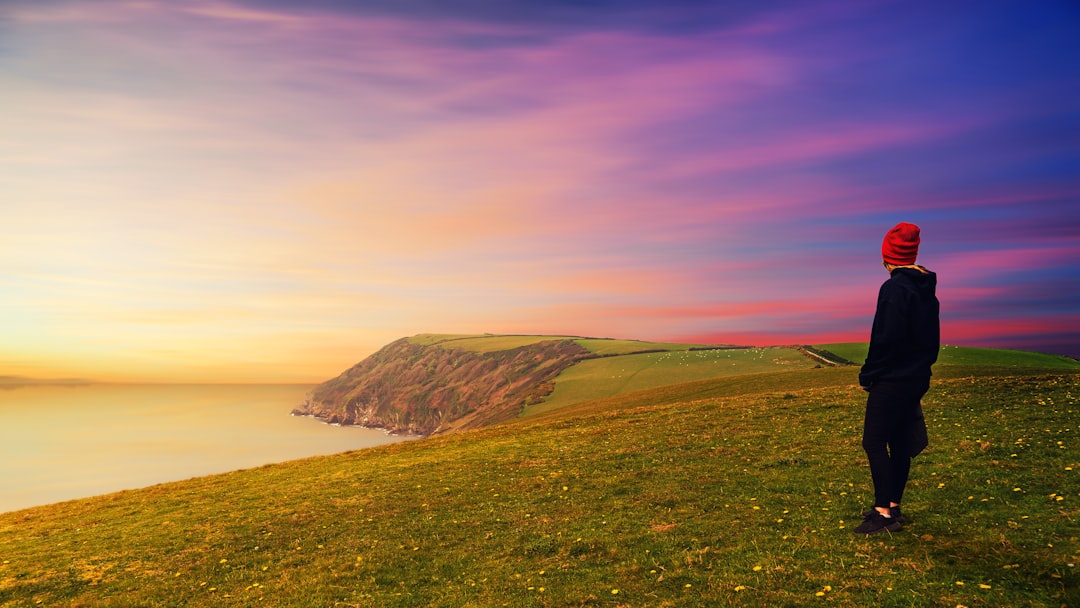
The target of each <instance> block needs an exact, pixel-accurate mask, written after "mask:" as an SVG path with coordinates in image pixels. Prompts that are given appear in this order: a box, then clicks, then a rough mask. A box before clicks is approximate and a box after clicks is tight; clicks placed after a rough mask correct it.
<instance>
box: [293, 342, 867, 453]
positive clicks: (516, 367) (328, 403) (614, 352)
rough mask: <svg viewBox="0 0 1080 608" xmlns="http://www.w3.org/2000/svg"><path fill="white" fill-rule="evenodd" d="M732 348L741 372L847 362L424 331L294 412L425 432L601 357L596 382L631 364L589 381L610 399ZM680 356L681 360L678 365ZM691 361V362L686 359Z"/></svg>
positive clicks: (507, 414) (817, 352)
mask: <svg viewBox="0 0 1080 608" xmlns="http://www.w3.org/2000/svg"><path fill="white" fill-rule="evenodd" d="M721 351H723V352H721ZM766 352H768V353H769V355H770V356H769V358H768V360H767V361H766V362H765V363H764V365H765V368H759V367H754V366H753V364H752V363H751V361H752V360H756V359H763V358H764V353H766ZM731 353H743V354H741V355H738V356H736V361H738V363H734V362H733V363H731V365H738V371H739V372H740V373H742V372H746V371H752V370H758V371H761V369H771V368H772V367H775V366H780V365H782V366H786V367H788V368H791V367H820V366H837V365H844V364H847V362H846V361H845V360H844V359H842V358H840V357H837V356H835V355H832V354H831V353H829V352H828V351H825V350H822V349H815V348H811V347H785V348H776V349H756V348H752V347H740V346H730V345H708V344H675V343H660V342H643V341H638V340H615V339H607V338H584V337H580V336H543V335H494V334H484V335H452V334H420V335H417V336H412V337H409V338H401V339H399V340H396V341H394V342H392V343H390V344H388V345H386V346H385V347H383V348H382V349H380V350H379V351H377V352H376V353H374V354H372V355H371V356H369V357H368V358H366V359H364V360H363V361H361V362H360V363H357V364H356V365H354V366H353V367H351V368H349V369H348V370H346V371H345V372H343V373H342V374H341V375H339V376H337V377H336V378H333V379H331V380H328V381H327V382H324V383H322V384H320V385H319V386H317V387H316V388H315V389H314V390H312V391H311V393H310V394H309V395H308V397H307V399H306V400H305V402H304V403H303V404H301V405H300V406H299V407H297V408H296V409H295V410H293V414H294V415H304V416H314V417H316V418H319V419H321V420H323V421H325V422H328V423H331V424H343V425H359V426H365V427H371V428H382V429H386V430H387V431H390V432H395V433H409V434H415V435H425V436H426V435H432V434H440V433H447V432H451V431H456V430H463V429H470V428H479V427H483V426H488V425H491V424H496V423H499V422H506V421H509V420H512V419H513V418H515V417H517V416H518V415H519V414H521V413H522V412H523V411H524V410H525V409H526V408H528V407H530V406H535V405H538V404H540V403H541V402H543V401H545V400H546V399H548V398H549V396H551V395H552V393H553V391H554V390H555V380H556V378H562V379H563V384H564V385H566V386H571V387H573V386H574V385H575V381H576V377H575V376H574V375H572V374H571V375H570V376H569V377H565V378H564V377H563V376H562V374H563V373H564V372H566V371H567V370H569V369H570V368H575V367H576V366H578V365H579V364H581V363H583V362H585V361H587V360H603V361H598V362H597V364H596V365H593V366H589V367H587V368H584V372H583V373H585V374H586V375H587V376H589V377H590V379H591V377H592V376H594V375H596V374H601V375H603V374H609V372H608V371H605V370H607V369H609V368H611V369H614V368H613V366H617V367H626V366H630V367H631V368H633V371H630V372H624V373H626V380H625V381H620V380H618V379H620V378H623V375H622V373H620V372H618V371H611V372H610V374H609V375H610V376H611V378H613V379H615V380H616V381H615V386H614V387H612V386H611V383H610V382H609V383H600V384H598V385H596V384H594V383H593V382H592V381H591V380H590V381H589V382H588V384H589V385H590V386H599V387H600V390H606V391H607V392H606V393H604V394H605V395H606V394H613V393H618V392H623V391H624V390H634V388H635V387H638V388H647V387H651V386H655V385H658V384H670V383H673V382H681V381H686V380H698V379H702V378H707V377H713V376H716V375H729V374H730V373H731V372H730V370H722V369H718V365H717V364H719V363H721V360H720V358H721V355H727V356H726V357H723V359H724V360H723V363H724V364H727V363H728V361H729V360H730V356H731ZM675 356H682V357H683V360H678V361H672V360H671V358H672V357H675ZM690 357H693V358H694V360H693V361H690V360H688V359H689V358H690ZM616 359H617V361H616ZM748 366H749V367H748ZM687 368H690V369H687ZM639 374H641V375H640V376H639ZM657 375H661V376H663V378H660V379H658V378H656V376H657ZM635 377H637V380H636V382H637V384H634V382H635V381H634V380H633V378H635ZM565 392H566V391H562V392H561V393H560V394H559V395H557V396H556V399H557V401H559V402H560V403H561V402H564V401H566V397H565V396H564V395H563V393H565ZM571 392H573V391H572V389H571ZM592 396H594V395H587V397H592ZM580 398H584V397H582V396H580V395H576V394H575V395H573V396H572V397H571V400H575V401H576V400H579V399H580Z"/></svg>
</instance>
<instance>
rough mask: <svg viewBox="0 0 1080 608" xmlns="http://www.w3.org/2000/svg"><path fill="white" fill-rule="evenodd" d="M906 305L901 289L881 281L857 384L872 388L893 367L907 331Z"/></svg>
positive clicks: (892, 283) (890, 281) (893, 283)
mask: <svg viewBox="0 0 1080 608" xmlns="http://www.w3.org/2000/svg"><path fill="white" fill-rule="evenodd" d="M907 309H908V302H907V298H906V297H905V293H904V289H903V288H902V287H900V286H899V285H897V284H896V283H895V282H894V281H892V280H889V281H885V283H883V284H882V285H881V289H880V290H879V291H878V300H877V311H876V312H875V313H874V325H873V327H872V328H871V330H870V349H869V351H867V354H866V362H865V363H864V364H863V366H862V370H861V371H860V372H859V385H860V386H862V387H864V388H870V387H871V386H873V384H874V382H876V381H877V380H878V379H879V378H880V377H881V376H882V375H883V374H885V373H886V372H888V371H889V369H890V368H891V367H892V366H893V365H894V363H895V359H896V357H897V355H898V354H899V353H900V352H901V351H902V350H903V344H904V340H905V338H906V336H905V333H906V332H907V331H908V324H907V317H908V310H907Z"/></svg>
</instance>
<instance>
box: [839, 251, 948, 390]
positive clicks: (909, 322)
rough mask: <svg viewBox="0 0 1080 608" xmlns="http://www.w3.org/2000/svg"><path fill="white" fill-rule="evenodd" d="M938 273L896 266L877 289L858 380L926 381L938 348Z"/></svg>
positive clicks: (865, 383) (867, 384)
mask: <svg viewBox="0 0 1080 608" xmlns="http://www.w3.org/2000/svg"><path fill="white" fill-rule="evenodd" d="M936 288H937V275H936V274H934V273H933V272H930V271H926V272H925V273H924V272H922V271H920V270H919V269H917V268H895V269H893V271H892V275H891V276H890V277H889V280H887V281H885V283H883V284H882V285H881V290H880V291H878V299H877V312H876V313H875V314H874V326H873V328H872V329H871V330H870V350H869V352H868V353H867V355H866V363H864V364H863V366H862V370H861V371H860V372H859V384H860V385H862V386H863V387H864V388H867V389H869V388H870V387H871V386H873V385H874V383H875V382H880V381H899V382H925V383H928V382H929V381H930V366H931V365H933V363H934V362H935V361H937V356H938V349H939V348H940V346H941V329H940V324H939V321H938V312H939V304H938V299H937V295H936V293H935V291H936Z"/></svg>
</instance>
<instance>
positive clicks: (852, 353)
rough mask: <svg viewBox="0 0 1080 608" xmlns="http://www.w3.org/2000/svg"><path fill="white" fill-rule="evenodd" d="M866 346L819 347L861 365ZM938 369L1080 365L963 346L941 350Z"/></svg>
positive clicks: (1063, 359) (1066, 359) (1037, 355)
mask: <svg viewBox="0 0 1080 608" xmlns="http://www.w3.org/2000/svg"><path fill="white" fill-rule="evenodd" d="M868 346H869V345H868V344H867V343H866V342H848V343H843V344H822V345H820V346H819V348H823V349H825V350H828V351H830V352H833V353H836V354H837V355H839V356H841V357H844V358H845V359H848V360H849V361H854V362H857V363H862V362H863V361H864V360H865V359H866V350H867V347H868ZM937 365H938V366H950V365H980V366H999V367H1017V368H1019V367H1032V368H1040V369H1080V361H1077V360H1076V359H1071V358H1069V357H1064V356H1062V355H1048V354H1046V353H1033V352H1028V351H1021V350H1007V349H1002V348H970V347H966V346H948V345H945V346H942V347H941V352H940V353H938V362H937Z"/></svg>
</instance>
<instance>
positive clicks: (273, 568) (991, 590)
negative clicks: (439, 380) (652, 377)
mask: <svg viewBox="0 0 1080 608" xmlns="http://www.w3.org/2000/svg"><path fill="white" fill-rule="evenodd" d="M687 354H689V353H687ZM614 359H617V358H614ZM600 361H603V359H601V360H600ZM665 363H666V361H665ZM962 370H966V371H962ZM856 374H857V368H851V367H847V368H823V369H814V368H803V369H789V368H787V367H784V368H783V369H771V370H770V371H761V372H756V373H748V374H742V375H732V376H725V377H714V378H710V379H704V380H696V381H693V382H686V383H680V384H668V385H662V386H652V387H648V388H645V389H642V390H637V391H634V392H629V393H623V394H617V395H614V396H609V397H606V398H604V399H600V400H598V401H593V402H579V403H575V404H570V405H567V406H566V407H563V408H562V409H559V410H553V411H549V412H546V413H544V412H541V413H538V414H536V415H534V416H532V417H529V418H524V419H521V420H518V421H516V422H514V423H511V424H504V425H500V426H495V427H489V428H486V429H482V430H478V431H470V432H464V433H460V434H454V435H447V436H438V437H433V438H428V439H425V440H421V441H413V442H405V443H400V444H395V445H391V446H383V447H380V448H374V449H369V450H363V451H357V452H351V453H346V454H341V455H337V456H329V457H319V458H311V459H306V460H301V461H295V462H290V463H285V464H280V465H272V466H266V467H260V468H257V469H250V470H245V471H238V472H234V473H230V474H226V475H217V476H212V477H205V478H198V479H193V480H189V481H185V482H180V483H171V484H164V485H159V486H154V487H151V488H147V489H143V490H138V491H130V492H123V493H119V494H114V495H109V496H103V497H97V498H91V499H86V500H79V501H73V502H69V503H63V504H59V505H52V506H47V507H40V508H36V509H29V510H25V511H19V512H14V513H7V514H0V606H4V607H16V606H17V607H22V606H86V607H90V606H92V607H98V606H106V607H108V606H303V607H309V606H310V607H325V606H361V607H383V606H387V607H405V606H445V607H459V606H509V607H533V606H536V607H546V606H552V607H554V606H609V607H612V608H616V607H646V606H648V607H652V606H661V607H663V606H667V607H681V606H815V605H829V606H844V607H847V606H852V607H854V606H946V607H949V608H954V607H956V606H969V607H974V606H1028V607H1043V606H1055V607H1057V606H1075V605H1078V602H1080V575H1078V573H1077V567H1078V564H1080V538H1078V537H1080V523H1078V520H1080V415H1078V414H1080V374H1078V373H1077V372H1076V371H1075V370H1063V369H1045V370H1041V371H1039V370H1033V369H1031V368H1024V369H1022V370H1020V371H1018V372H1017V373H1010V372H1009V371H1008V368H1005V367H1002V363H1001V362H1000V361H998V362H997V363H995V364H994V365H993V366H990V367H979V366H974V365H969V366H967V367H966V368H965V367H963V366H960V365H957V366H955V367H954V368H953V369H952V371H950V373H949V375H948V377H939V378H938V379H937V380H936V381H935V383H934V386H933V387H932V389H931V392H930V393H928V394H927V396H926V398H925V399H924V408H925V411H926V416H927V423H928V427H929V431H930V438H931V444H930V447H929V448H928V449H927V451H926V452H925V453H924V455H922V456H920V457H919V458H917V459H916V460H915V463H914V466H913V470H912V480H911V482H910V485H909V489H908V494H907V496H906V499H905V504H904V507H905V512H906V513H907V514H908V516H909V518H910V519H911V523H910V524H909V525H907V526H906V527H905V529H904V530H902V531H901V532H898V533H895V534H891V535H889V534H886V535H884V536H876V537H870V538H865V537H859V536H855V535H854V534H852V533H851V532H850V530H851V528H853V527H854V526H855V525H856V524H857V523H858V520H859V516H860V514H861V513H862V511H864V510H865V509H866V508H867V507H868V505H869V504H870V502H871V500H872V496H871V486H870V481H869V470H868V468H867V466H866V462H865V456H864V455H863V453H862V450H861V447H860V445H859V441H860V431H861V424H862V408H863V406H864V404H865V393H863V392H862V391H861V390H859V389H858V388H857V387H856V386H854V385H853V382H852V379H853V378H854V377H855V375H856Z"/></svg>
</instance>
